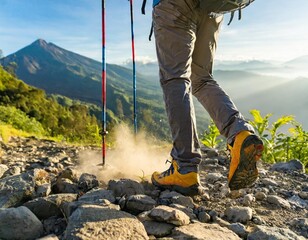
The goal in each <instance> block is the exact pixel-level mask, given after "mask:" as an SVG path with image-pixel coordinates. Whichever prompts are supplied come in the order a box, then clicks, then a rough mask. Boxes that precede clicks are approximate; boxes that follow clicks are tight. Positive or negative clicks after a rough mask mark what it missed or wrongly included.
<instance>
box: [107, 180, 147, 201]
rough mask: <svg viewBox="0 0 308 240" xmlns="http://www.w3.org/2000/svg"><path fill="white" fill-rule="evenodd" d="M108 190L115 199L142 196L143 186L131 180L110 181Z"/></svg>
mask: <svg viewBox="0 0 308 240" xmlns="http://www.w3.org/2000/svg"><path fill="white" fill-rule="evenodd" d="M108 190H112V191H113V193H114V195H115V196H116V197H122V196H127V197H128V196H131V195H136V194H144V188H143V186H142V185H141V184H140V183H138V182H137V181H134V180H131V179H121V180H110V181H109V182H108Z"/></svg>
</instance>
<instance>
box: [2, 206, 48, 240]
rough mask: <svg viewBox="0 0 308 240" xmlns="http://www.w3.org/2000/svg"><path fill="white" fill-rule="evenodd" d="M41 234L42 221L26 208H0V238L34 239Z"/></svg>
mask: <svg viewBox="0 0 308 240" xmlns="http://www.w3.org/2000/svg"><path fill="white" fill-rule="evenodd" d="M42 234H43V225H42V223H41V222H40V221H39V220H38V219H37V217H36V216H35V215H34V214H33V213H32V212H31V211H30V210H29V209H28V208H26V207H23V206H21V207H18V208H8V209H4V208H0V239H36V238H38V237H40V236H41V235H42Z"/></svg>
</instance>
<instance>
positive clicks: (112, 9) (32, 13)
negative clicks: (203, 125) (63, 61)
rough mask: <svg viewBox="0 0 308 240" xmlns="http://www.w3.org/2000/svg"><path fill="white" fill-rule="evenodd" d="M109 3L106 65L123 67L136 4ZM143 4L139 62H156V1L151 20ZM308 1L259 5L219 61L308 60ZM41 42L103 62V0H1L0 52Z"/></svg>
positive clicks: (272, 0)
mask: <svg viewBox="0 0 308 240" xmlns="http://www.w3.org/2000/svg"><path fill="white" fill-rule="evenodd" d="M105 1H106V17H107V20H106V28H107V31H106V36H107V38H106V49H107V55H106V60H107V62H108V63H115V64H123V63H124V62H126V61H129V60H130V59H131V32H130V31H131V29H130V27H131V25H130V5H129V1H127V0H105ZM141 5H142V0H134V32H135V46H136V58H137V60H140V61H144V62H152V61H155V60H156V53H155V41H154V39H153V40H152V41H151V42H150V41H148V34H149V31H150V27H151V11H152V6H151V5H152V0H148V3H147V8H146V15H142V14H141V11H140V8H141ZM307 9H308V1H307V0H296V1H290V0H255V2H253V3H252V4H251V5H250V6H249V7H248V8H246V9H244V10H243V12H242V20H241V21H237V19H236V17H235V19H234V20H233V22H232V23H231V25H230V26H227V22H228V20H229V17H230V16H229V15H228V14H227V15H226V16H225V21H224V24H223V26H222V29H221V34H220V39H219V43H218V51H217V55H216V59H217V60H254V59H256V60H275V61H288V60H291V59H293V58H296V57H299V56H302V55H308V27H307V23H308V14H307ZM38 38H41V39H44V40H46V41H47V42H52V43H54V44H56V45H58V46H60V47H62V48H65V49H67V50H70V51H73V52H76V53H79V54H81V55H84V56H87V57H90V58H93V59H95V60H98V61H101V52H102V51H101V39H102V36H101V0H0V49H1V50H2V52H3V55H4V56H7V55H9V54H11V53H14V52H16V51H18V50H19V49H21V48H23V47H25V46H27V45H29V44H31V43H32V42H34V41H35V40H36V39H38Z"/></svg>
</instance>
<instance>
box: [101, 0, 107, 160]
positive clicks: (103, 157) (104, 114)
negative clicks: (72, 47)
mask: <svg viewBox="0 0 308 240" xmlns="http://www.w3.org/2000/svg"><path fill="white" fill-rule="evenodd" d="M106 83H107V74H106V6H105V0H102V107H103V109H102V110H103V111H102V112H103V113H102V115H103V116H102V131H103V132H102V160H103V166H104V165H105V159H106V132H107V131H106V100H107V98H106Z"/></svg>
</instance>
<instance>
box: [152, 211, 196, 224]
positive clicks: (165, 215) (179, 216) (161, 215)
mask: <svg viewBox="0 0 308 240" xmlns="http://www.w3.org/2000/svg"><path fill="white" fill-rule="evenodd" d="M149 217H150V218H152V219H153V220H156V221H161V222H162V221H163V222H167V223H172V224H174V225H176V226H182V225H187V224H189V222H190V221H189V216H187V214H185V213H184V212H182V211H180V210H178V209H175V208H171V207H168V206H158V207H156V208H154V209H152V210H151V212H150V214H149Z"/></svg>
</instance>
